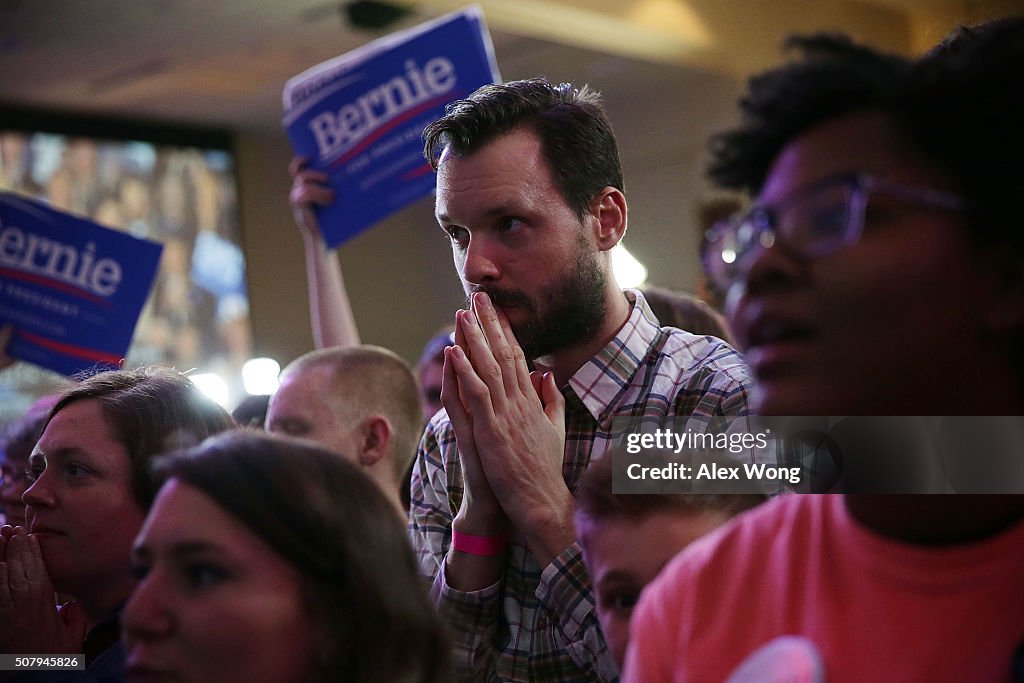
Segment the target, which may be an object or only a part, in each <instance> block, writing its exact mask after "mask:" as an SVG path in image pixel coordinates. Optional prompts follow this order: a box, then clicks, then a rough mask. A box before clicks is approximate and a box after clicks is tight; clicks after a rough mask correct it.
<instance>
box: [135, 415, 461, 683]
mask: <svg viewBox="0 0 1024 683" xmlns="http://www.w3.org/2000/svg"><path fill="white" fill-rule="evenodd" d="M157 472H158V479H160V480H162V481H163V482H164V483H163V486H162V487H161V488H160V491H159V494H158V495H157V498H156V502H155V503H154V505H153V508H152V510H151V511H150V513H149V516H148V517H147V518H146V523H145V524H144V526H143V527H142V530H141V531H140V532H139V535H138V538H137V539H136V541H135V547H134V549H133V551H132V566H133V574H134V575H135V576H136V577H137V579H138V580H139V584H138V586H137V587H136V589H135V592H134V593H133V595H132V597H131V599H130V600H129V601H128V605H127V606H126V607H125V610H124V633H125V649H126V652H127V665H128V668H127V673H128V680H129V681H140V682H141V681H156V680H159V681H163V680H173V681H180V682H182V683H188V682H199V681H210V682H212V681H217V682H218V683H230V682H231V681H239V682H244V683H286V682H291V681H303V682H309V683H317V682H320V681H346V682H347V683H399V682H402V683H442V682H443V681H446V680H447V677H446V673H447V659H448V649H447V643H446V639H445V637H444V627H443V625H442V624H441V622H440V619H439V618H438V616H437V615H436V614H435V613H434V610H433V607H432V606H431V605H430V604H429V602H428V600H427V592H426V587H425V586H424V585H423V583H422V581H421V580H420V579H419V577H418V574H417V570H416V563H415V560H414V557H413V554H412V549H411V547H410V546H409V541H408V539H407V537H406V531H405V528H404V526H403V524H402V523H401V522H400V521H399V519H398V518H397V517H396V516H395V514H394V510H393V509H392V507H391V504H390V503H389V502H388V501H387V499H386V498H385V496H384V495H383V494H382V493H381V492H380V490H379V489H378V488H377V486H376V485H375V484H374V483H373V482H372V481H371V480H370V479H369V478H368V477H367V476H366V475H365V474H364V473H362V472H360V471H359V470H358V468H356V467H354V466H353V465H351V464H350V463H348V462H347V461H345V460H344V459H343V458H340V457H338V455H337V454H335V453H332V452H330V451H327V450H325V449H323V448H321V447H319V446H317V445H315V444H314V443H313V442H310V441H303V440H299V439H294V438H291V437H285V436H281V435H275V434H267V433H261V432H248V431H236V432H233V433H230V434H225V435H220V436H217V437H214V438H212V439H209V440H207V441H206V442H204V443H203V444H201V445H200V446H198V447H195V448H192V449H190V450H187V451H184V452H182V453H178V454H175V455H173V456H172V457H170V458H168V459H166V460H164V461H162V462H160V463H159V464H158V466H157Z"/></svg>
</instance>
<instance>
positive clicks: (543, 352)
mask: <svg viewBox="0 0 1024 683" xmlns="http://www.w3.org/2000/svg"><path fill="white" fill-rule="evenodd" d="M606 283H607V278H606V276H605V273H604V271H603V270H601V266H600V264H599V263H598V260H597V256H596V255H595V254H592V253H590V252H589V251H588V250H587V244H586V242H585V241H584V240H582V239H581V240H580V243H579V249H578V251H577V254H576V262H575V264H574V267H573V268H572V269H571V270H570V271H569V272H568V273H565V274H563V275H562V276H561V277H559V278H558V279H557V280H555V281H554V282H552V283H551V284H550V285H548V286H547V287H545V288H544V290H543V291H542V292H541V294H540V296H538V297H537V300H531V299H530V298H529V297H528V296H527V295H526V294H524V293H523V292H521V291H518V290H503V289H499V288H497V287H488V286H486V285H485V286H482V287H474V291H483V292H487V294H488V296H490V298H491V302H492V303H493V304H494V305H495V306H497V307H498V308H502V307H504V306H506V305H507V306H514V307H516V308H519V309H521V310H522V311H523V312H524V313H525V314H526V315H525V316H524V317H525V318H526V319H525V320H523V321H521V322H518V323H511V321H509V322H510V323H511V324H512V332H513V333H514V334H515V335H516V340H517V341H518V342H519V346H520V347H522V349H523V353H524V354H525V356H526V358H527V359H530V360H533V359H536V358H542V357H543V356H547V355H549V354H552V353H555V352H557V351H561V350H562V349H566V348H569V347H571V346H573V345H575V344H578V343H581V342H585V341H589V340H590V339H592V338H593V336H594V335H595V334H597V332H598V330H599V329H600V328H601V324H602V323H603V322H604V318H605V314H606V306H605V292H604V290H605V284H606Z"/></svg>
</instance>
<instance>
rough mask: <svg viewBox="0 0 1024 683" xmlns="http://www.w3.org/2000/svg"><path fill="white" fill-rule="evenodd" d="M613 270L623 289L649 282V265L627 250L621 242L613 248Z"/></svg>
mask: <svg viewBox="0 0 1024 683" xmlns="http://www.w3.org/2000/svg"><path fill="white" fill-rule="evenodd" d="M612 272H613V273H614V274H615V281H616V282H618V283H619V286H620V287H622V288H623V289H632V288H636V287H640V286H641V285H643V284H644V283H645V282H647V267H646V266H645V265H644V264H642V263H640V261H638V260H637V259H636V257H635V256H633V255H632V254H630V253H629V251H627V250H626V247H624V246H622V243H621V242H620V243H619V244H618V245H617V246H616V247H615V248H614V249H612Z"/></svg>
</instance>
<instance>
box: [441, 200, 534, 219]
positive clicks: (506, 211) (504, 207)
mask: <svg viewBox="0 0 1024 683" xmlns="http://www.w3.org/2000/svg"><path fill="white" fill-rule="evenodd" d="M513 213H518V211H516V210H513V209H512V207H511V206H510V205H509V204H498V205H497V206H492V207H491V208H489V209H487V210H486V211H484V216H486V217H488V218H494V217H496V216H508V215H510V214H513ZM434 217H435V218H437V220H438V222H440V223H447V222H449V221H450V220H451V217H450V216H449V215H448V214H447V213H438V214H434Z"/></svg>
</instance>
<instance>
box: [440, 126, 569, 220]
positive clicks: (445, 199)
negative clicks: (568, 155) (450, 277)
mask: <svg viewBox="0 0 1024 683" xmlns="http://www.w3.org/2000/svg"><path fill="white" fill-rule="evenodd" d="M553 189H554V188H553V184H552V182H551V172H550V169H549V167H548V164H547V161H546V160H545V158H544V155H543V152H542V148H541V143H540V140H539V139H538V138H537V136H536V135H535V134H534V133H533V132H531V131H529V130H527V129H517V130H514V131H511V132H509V133H505V134H503V135H501V136H499V137H497V138H495V139H493V140H491V141H489V142H488V143H487V144H486V145H484V146H483V147H481V148H480V149H478V150H476V151H474V152H473V153H472V154H469V155H466V156H458V155H455V154H449V153H447V151H446V154H442V156H441V163H440V165H439V167H438V174H437V196H436V205H435V208H436V214H437V217H438V219H439V220H442V221H444V220H452V219H458V218H459V214H460V213H461V212H463V211H466V210H467V208H470V209H471V210H473V211H474V212H490V213H501V212H502V211H504V210H505V209H507V208H509V207H511V206H514V205H518V204H520V203H522V202H523V201H525V200H528V199H531V198H534V193H535V192H536V191H537V190H553ZM467 201H469V202H471V203H472V206H471V207H467V206H466V203H467Z"/></svg>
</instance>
